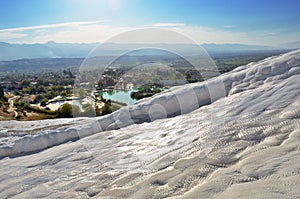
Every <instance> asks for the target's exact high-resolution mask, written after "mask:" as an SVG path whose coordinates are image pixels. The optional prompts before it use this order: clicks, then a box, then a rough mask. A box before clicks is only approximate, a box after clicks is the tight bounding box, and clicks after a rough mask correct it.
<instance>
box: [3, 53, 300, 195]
mask: <svg viewBox="0 0 300 199" xmlns="http://www.w3.org/2000/svg"><path fill="white" fill-rule="evenodd" d="M299 77H300V51H294V52H290V53H287V54H283V55H281V56H276V57H270V58H268V59H265V60H262V61H260V62H258V63H251V64H248V65H245V66H241V67H238V68H236V69H235V70H233V71H231V72H229V73H225V74H223V75H221V76H219V77H216V78H213V79H210V80H208V81H207V82H201V83H194V84H187V85H184V86H178V87H173V88H171V89H170V90H167V91H165V92H162V93H160V94H157V95H155V96H153V97H152V98H149V99H145V100H142V101H140V102H139V103H137V104H135V105H132V106H129V107H125V108H123V109H120V110H118V111H116V112H113V113H112V114H110V115H107V116H104V117H99V118H89V119H88V118H75V119H65V120H47V121H36V122H18V121H11V122H9V123H8V122H0V126H1V129H0V131H1V133H2V137H1V138H0V140H1V141H0V155H1V156H2V159H1V160H0V164H1V165H2V166H1V168H0V170H1V174H2V176H1V180H2V181H3V182H5V183H4V184H3V185H2V187H1V188H0V197H1V198H7V197H16V198H26V197H36V198H41V197H48V198H58V197H87V198H88V197H96V198H168V197H174V198H199V197H200V198H297V197H298V196H299V195H300V191H299V189H298V188H299V183H300V180H299V179H300V172H299V168H300V150H299V141H300V130H299V129H300V128H299V123H300V109H299V105H300V104H299V102H300V87H299V85H300V78H299ZM78 139H79V140H78ZM70 141H73V142H70ZM16 187H18V188H16Z"/></svg>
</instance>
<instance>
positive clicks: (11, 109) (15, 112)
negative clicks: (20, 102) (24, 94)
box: [8, 96, 20, 117]
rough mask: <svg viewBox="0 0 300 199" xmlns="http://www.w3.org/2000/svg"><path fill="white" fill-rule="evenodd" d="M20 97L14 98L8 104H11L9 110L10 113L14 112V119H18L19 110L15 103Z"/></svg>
mask: <svg viewBox="0 0 300 199" xmlns="http://www.w3.org/2000/svg"><path fill="white" fill-rule="evenodd" d="M19 98H20V96H14V97H11V98H9V99H8V103H9V108H8V112H14V114H15V115H14V117H18V112H17V111H16V110H17V108H16V107H15V106H14V101H15V100H17V99H19Z"/></svg>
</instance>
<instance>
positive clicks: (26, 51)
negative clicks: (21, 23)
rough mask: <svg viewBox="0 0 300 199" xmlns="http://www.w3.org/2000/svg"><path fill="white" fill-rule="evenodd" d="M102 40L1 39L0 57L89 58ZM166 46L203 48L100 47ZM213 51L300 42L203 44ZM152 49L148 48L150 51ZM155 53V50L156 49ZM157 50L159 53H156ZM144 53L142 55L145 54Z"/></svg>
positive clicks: (116, 47) (106, 50)
mask: <svg viewBox="0 0 300 199" xmlns="http://www.w3.org/2000/svg"><path fill="white" fill-rule="evenodd" d="M99 45H100V44H99V43H82V44H78V43H56V42H53V41H50V42H47V43H45V44H10V43H5V42H0V52H1V53H0V60H2V61H3V60H7V61H9V60H16V59H23V58H28V59H32V58H78V57H86V56H88V54H89V53H90V52H91V51H92V50H93V49H95V48H96V47H97V46H99ZM145 46H146V47H148V48H159V49H164V48H166V47H168V49H176V50H178V49H180V50H181V51H183V52H186V53H190V54H193V52H196V51H197V50H199V48H198V46H197V45H193V44H116V43H105V44H103V45H102V47H101V48H100V49H97V55H103V56H114V55H118V54H119V53H120V52H123V51H124V50H129V49H140V48H143V47H145ZM201 46H202V47H203V48H204V49H205V50H206V51H208V52H209V53H226V52H229V53H230V52H242V51H261V50H276V49H286V48H288V49H294V48H299V47H300V42H295V43H288V44H284V45H282V46H278V47H270V46H257V45H243V44H202V45H201ZM149 52H150V51H148V53H149ZM152 53H155V52H152ZM156 53H157V52H156ZM141 55H142V54H141Z"/></svg>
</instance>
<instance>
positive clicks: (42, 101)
mask: <svg viewBox="0 0 300 199" xmlns="http://www.w3.org/2000/svg"><path fill="white" fill-rule="evenodd" d="M47 102H48V99H46V98H44V99H42V100H41V106H42V107H45V106H46V105H47Z"/></svg>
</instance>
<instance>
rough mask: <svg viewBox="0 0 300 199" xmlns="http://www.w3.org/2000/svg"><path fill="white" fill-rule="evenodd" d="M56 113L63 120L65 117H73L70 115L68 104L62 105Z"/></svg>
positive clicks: (70, 109)
mask: <svg viewBox="0 0 300 199" xmlns="http://www.w3.org/2000/svg"><path fill="white" fill-rule="evenodd" d="M58 113H59V116H60V117H64V118H66V117H72V116H73V114H72V105H71V104H69V103H65V104H63V105H62V106H61V107H60V109H59V111H58Z"/></svg>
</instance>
